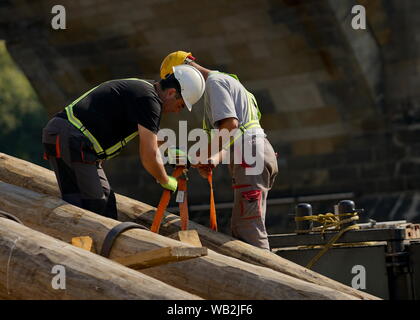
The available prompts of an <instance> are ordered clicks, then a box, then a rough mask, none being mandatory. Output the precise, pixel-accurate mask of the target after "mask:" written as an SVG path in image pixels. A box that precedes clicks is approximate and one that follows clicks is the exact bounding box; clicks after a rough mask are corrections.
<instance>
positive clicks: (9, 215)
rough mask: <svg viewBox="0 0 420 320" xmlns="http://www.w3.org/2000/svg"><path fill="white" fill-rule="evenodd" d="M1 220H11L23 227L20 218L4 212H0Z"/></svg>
mask: <svg viewBox="0 0 420 320" xmlns="http://www.w3.org/2000/svg"><path fill="white" fill-rule="evenodd" d="M0 218H6V219H10V220H13V221H15V222H17V223H20V224H22V225H23V223H22V221H20V220H19V218H18V217H15V216H14V215H12V214H10V213H7V212H4V211H2V210H0Z"/></svg>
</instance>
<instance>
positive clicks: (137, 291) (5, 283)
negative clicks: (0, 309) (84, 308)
mask: <svg viewBox="0 0 420 320" xmlns="http://www.w3.org/2000/svg"><path fill="white" fill-rule="evenodd" d="M0 299H13V300H17V299H19V300H22V299H25V300H26V299H30V300H33V299H36V300H44V299H48V300H63V299H66V300H68V299H71V300H104V299H112V300H140V299H141V300H143V299H165V300H166V299H170V300H172V299H182V300H184V299H194V300H196V299H199V297H197V296H196V295H193V294H190V293H187V292H185V291H182V290H179V289H177V288H174V287H172V286H169V285H167V284H165V283H163V282H161V281H158V280H156V279H153V278H151V277H149V276H147V275H145V274H142V273H139V272H137V271H134V270H132V269H129V268H126V267H124V266H122V265H120V264H118V263H115V262H113V261H110V260H108V259H106V258H104V257H101V256H98V255H96V254H93V253H91V252H88V251H86V250H83V249H80V248H77V247H75V246H72V245H71V244H69V243H65V242H62V241H59V240H57V239H54V238H52V237H50V236H47V235H45V234H43V233H40V232H38V231H34V230H32V229H30V228H28V227H25V226H23V225H21V224H18V223H16V222H14V221H11V220H8V219H0Z"/></svg>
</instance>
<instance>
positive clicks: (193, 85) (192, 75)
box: [173, 64, 206, 111]
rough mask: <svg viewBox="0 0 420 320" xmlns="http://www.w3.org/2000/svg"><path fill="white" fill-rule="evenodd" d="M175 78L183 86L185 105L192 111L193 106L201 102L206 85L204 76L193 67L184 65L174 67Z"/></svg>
mask: <svg viewBox="0 0 420 320" xmlns="http://www.w3.org/2000/svg"><path fill="white" fill-rule="evenodd" d="M173 71H174V76H175V78H176V79H177V80H178V82H179V85H180V86H181V95H182V98H183V99H184V102H185V105H186V106H187V108H188V110H189V111H191V108H192V105H193V104H195V103H196V102H197V101H198V100H200V98H201V96H202V95H203V93H204V89H205V86H206V83H205V81H204V78H203V75H202V74H201V72H200V71H198V70H197V69H196V68H194V67H193V66H190V65H187V64H182V65H179V66H175V67H173Z"/></svg>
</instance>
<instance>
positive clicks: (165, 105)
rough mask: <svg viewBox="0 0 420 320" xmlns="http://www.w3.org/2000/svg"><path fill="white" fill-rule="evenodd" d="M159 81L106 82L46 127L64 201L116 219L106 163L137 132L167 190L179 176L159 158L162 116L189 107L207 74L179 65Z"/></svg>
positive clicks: (150, 168) (151, 169)
mask: <svg viewBox="0 0 420 320" xmlns="http://www.w3.org/2000/svg"><path fill="white" fill-rule="evenodd" d="M172 71H173V73H172V74H171V75H170V76H169V77H166V78H165V79H162V80H160V81H157V82H154V81H146V80H142V79H138V78H130V79H120V80H110V81H106V82H104V83H102V84H100V85H98V86H97V87H95V88H93V89H91V90H89V91H88V92H86V93H85V94H83V95H82V96H80V97H79V98H78V99H76V100H75V101H73V102H72V103H71V104H70V105H68V106H67V107H66V108H65V109H64V110H62V111H61V112H59V113H57V114H56V115H54V117H53V118H52V119H51V120H50V121H49V122H48V124H47V125H46V127H45V128H44V129H43V134H42V142H43V145H44V150H45V153H44V158H45V159H46V160H49V162H50V165H51V167H52V168H53V169H54V171H55V174H56V178H57V180H58V185H59V187H60V191H61V196H62V199H63V200H65V201H67V202H69V203H71V204H73V205H76V206H79V207H81V208H84V209H87V210H90V211H93V212H95V213H97V214H100V215H103V216H106V217H109V218H113V219H117V208H116V201H115V194H114V192H113V191H112V189H111V187H110V185H109V183H108V180H107V177H106V175H105V172H104V170H103V168H102V162H103V161H104V160H109V159H111V158H113V157H115V156H116V155H118V154H119V153H120V152H121V150H122V149H123V148H124V147H125V146H126V145H127V143H128V142H129V141H131V140H133V139H134V138H136V137H137V136H139V140H140V143H139V146H140V148H139V155H140V161H141V163H142V164H143V167H144V168H145V169H146V171H147V172H148V173H149V174H150V175H152V176H153V177H154V178H155V180H156V181H157V182H158V183H159V184H160V185H161V186H162V187H163V188H165V189H168V190H171V191H175V190H176V189H177V180H176V179H175V178H174V177H171V176H169V175H168V174H167V173H166V170H165V168H164V166H163V164H162V163H161V162H159V161H158V159H159V157H158V155H159V153H158V152H159V147H158V139H157V133H158V131H159V124H160V120H161V117H162V114H166V113H174V112H175V113H178V112H180V111H181V110H182V109H183V108H184V106H186V107H187V108H188V109H189V110H191V107H192V105H193V104H195V103H196V102H197V101H198V100H199V99H200V98H201V96H202V95H203V92H204V86H205V83H204V78H203V76H202V75H201V73H200V72H199V71H198V70H197V69H195V68H194V67H192V66H188V65H179V66H176V67H174V68H173V69H172Z"/></svg>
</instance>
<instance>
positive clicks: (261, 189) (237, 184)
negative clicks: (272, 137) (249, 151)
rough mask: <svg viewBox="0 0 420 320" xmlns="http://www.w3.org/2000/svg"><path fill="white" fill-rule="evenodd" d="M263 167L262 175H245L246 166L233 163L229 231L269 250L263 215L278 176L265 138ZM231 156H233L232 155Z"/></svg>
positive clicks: (236, 236) (275, 159)
mask: <svg viewBox="0 0 420 320" xmlns="http://www.w3.org/2000/svg"><path fill="white" fill-rule="evenodd" d="M262 140H263V141H264V149H263V150H264V151H263V152H264V168H263V171H262V173H261V174H258V175H249V174H247V171H246V169H247V167H248V166H247V165H246V164H245V163H244V162H243V163H242V164H233V163H232V162H231V164H230V166H229V171H230V174H231V176H232V188H233V189H234V207H233V209H232V218H231V231H232V235H233V236H234V237H235V238H238V239H239V240H242V241H244V242H247V243H249V244H252V245H254V246H256V247H259V248H262V249H267V250H270V246H269V243H268V236H267V230H266V227H265V216H266V207H267V195H268V191H269V190H270V189H271V188H272V186H273V183H274V180H275V177H276V175H277V173H278V166H277V156H276V153H275V152H274V150H273V147H272V146H271V144H270V142H269V141H268V140H267V139H266V138H264V139H262ZM231 156H232V157H233V153H231Z"/></svg>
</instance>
